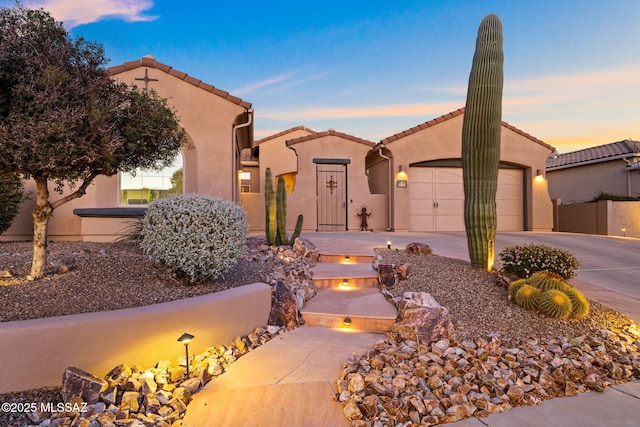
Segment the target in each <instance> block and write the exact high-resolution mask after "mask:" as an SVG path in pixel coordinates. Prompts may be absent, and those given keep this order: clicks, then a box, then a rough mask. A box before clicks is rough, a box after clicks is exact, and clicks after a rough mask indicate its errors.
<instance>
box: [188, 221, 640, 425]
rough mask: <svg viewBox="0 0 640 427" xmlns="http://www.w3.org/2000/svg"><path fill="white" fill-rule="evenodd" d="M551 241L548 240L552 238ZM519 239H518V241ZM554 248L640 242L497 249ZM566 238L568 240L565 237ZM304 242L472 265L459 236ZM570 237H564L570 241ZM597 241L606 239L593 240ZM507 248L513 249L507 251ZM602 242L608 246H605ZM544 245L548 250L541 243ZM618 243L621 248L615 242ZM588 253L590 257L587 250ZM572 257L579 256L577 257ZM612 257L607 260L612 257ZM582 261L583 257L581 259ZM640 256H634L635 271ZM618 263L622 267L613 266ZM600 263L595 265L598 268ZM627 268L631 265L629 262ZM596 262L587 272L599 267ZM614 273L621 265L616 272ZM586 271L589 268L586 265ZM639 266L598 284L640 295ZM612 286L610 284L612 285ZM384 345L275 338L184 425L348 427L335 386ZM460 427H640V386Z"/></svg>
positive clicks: (631, 308) (324, 332) (624, 303)
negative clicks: (419, 253)
mask: <svg viewBox="0 0 640 427" xmlns="http://www.w3.org/2000/svg"><path fill="white" fill-rule="evenodd" d="M548 234H550V233H548ZM513 235H516V236H515V237H514V236H513ZM540 235H542V237H541V238H542V240H545V239H546V240H549V239H551V240H553V241H554V242H555V243H550V244H552V245H553V246H558V247H564V248H565V249H569V250H572V249H571V248H569V247H566V245H563V242H578V243H572V244H573V245H576V244H579V246H584V247H585V248H586V247H588V248H589V251H591V252H594V253H596V254H599V255H598V256H603V257H606V256H613V257H615V256H616V254H618V253H619V252H617V251H618V250H623V251H624V250H627V251H631V254H634V253H635V252H634V251H636V250H637V251H638V253H640V240H637V239H635V240H633V241H630V243H631V244H625V245H623V247H624V249H619V248H618V249H616V250H614V251H613V252H611V251H610V248H607V245H606V243H608V244H612V242H607V241H606V240H604V239H602V236H586V237H587V239H586V240H587V242H584V241H582V242H581V239H580V237H581V236H582V235H578V236H575V235H569V236H568V237H569V238H568V239H566V238H565V240H564V241H562V240H560V241H559V243H558V241H556V240H555V239H556V236H546V235H545V233H509V235H506V236H502V237H501V235H499V236H498V245H499V249H501V248H502V247H504V246H505V245H507V244H508V245H512V244H516V243H513V242H514V241H516V242H520V243H528V242H530V241H539V240H536V239H539V238H540ZM560 236H562V235H560ZM303 237H306V238H309V239H310V240H312V241H313V242H314V243H315V244H316V245H317V246H318V248H319V249H320V252H321V253H325V254H326V253H333V254H344V252H345V248H349V249H348V250H349V252H350V254H351V255H370V254H371V253H372V250H373V248H375V247H386V244H387V241H388V240H391V242H392V249H393V248H399V249H404V247H405V246H406V244H407V243H411V242H423V243H426V244H428V245H430V246H431V248H432V249H433V250H434V253H436V254H438V255H443V256H448V257H453V258H460V259H467V258H466V257H467V248H466V240H465V239H464V238H463V237H464V233H462V236H461V235H460V234H459V233H446V234H440V233H430V234H416V233H411V234H409V233H407V234H403V235H401V234H397V233H366V232H364V233H356V232H352V233H316V234H307V235H305V236H303ZM565 237H566V236H565ZM589 237H596V238H600V239H590V238H589ZM505 241H508V242H509V243H504V242H505ZM603 242H604V243H605V244H604V246H603ZM541 243H546V242H544V241H543V242H541ZM613 243H616V242H613ZM585 250H586V249H585ZM572 251H573V250H572ZM607 251H609V252H607ZM574 253H576V255H577V256H578V257H579V258H581V257H580V254H579V253H577V251H576V252H574ZM638 259H640V257H639V256H635V265H636V266H637V265H638V264H637V262H638V261H637V260H638ZM615 260H617V261H619V259H615ZM600 262H601V261H598V262H597V263H596V264H598V263H600ZM624 262H626V261H624ZM593 263H594V262H593V261H592V260H588V261H587V262H586V263H585V264H587V265H588V266H591V265H593ZM614 265H615V264H614ZM583 267H584V264H583ZM636 268H638V267H634V264H632V265H627V266H625V269H624V270H622V269H619V270H606V269H605V270H601V272H600V273H599V274H597V275H595V276H593V275H591V276H589V275H587V277H590V278H592V277H595V278H596V279H598V278H599V277H605V276H606V272H607V271H614V272H615V273H614V274H615V275H616V276H618V273H620V272H622V279H617V280H622V281H623V283H622V285H623V288H622V289H623V291H624V290H625V289H627V290H628V289H630V290H632V291H634V290H635V288H636V287H640V280H637V277H638V270H634V269H636ZM578 279H579V280H578V281H576V283H575V284H576V285H577V286H578V287H579V288H580V289H582V290H583V291H584V292H585V294H586V295H587V296H588V297H589V298H593V299H596V298H594V295H595V296H597V297H598V298H601V300H599V299H598V300H599V301H601V302H603V303H604V304H606V305H610V306H612V307H613V306H615V307H621V308H622V309H623V310H621V311H622V312H624V313H625V314H627V315H629V316H630V317H632V318H634V319H640V304H639V303H638V301H640V300H636V298H635V297H631V296H629V295H627V294H625V293H624V292H623V291H620V292H616V291H615V290H612V289H608V288H607V287H605V286H602V285H599V284H598V282H586V280H584V278H583V277H582V276H581V275H579V276H578ZM607 283H608V282H607ZM382 338H384V335H383V334H378V333H371V332H345V331H344V330H338V329H329V328H323V327H308V326H303V327H300V328H298V329H295V330H294V331H291V332H288V333H286V334H284V335H282V336H280V337H277V338H275V339H273V340H271V341H269V342H268V343H266V344H265V345H263V346H261V347H259V348H257V349H256V350H254V351H253V352H251V353H249V354H247V355H245V356H243V357H242V358H240V359H239V360H238V361H236V362H235V363H233V364H231V365H230V366H229V367H228V369H227V371H226V372H225V373H224V374H223V375H221V376H220V377H218V378H217V379H215V380H214V381H211V382H210V383H209V384H208V385H207V386H206V387H205V388H204V389H203V390H202V391H200V392H199V393H198V394H196V395H195V397H194V400H193V402H192V403H191V404H190V405H189V407H188V411H187V415H186V417H185V419H184V426H185V427H211V426H215V427H218V426H220V427H223V426H230V427H235V426H238V427H240V426H243V427H245V426H262V427H272V426H273V427H276V426H295V427H297V426H332V427H333V426H348V425H349V423H348V421H347V420H346V418H345V417H344V415H343V414H342V405H341V404H340V403H337V402H335V401H334V399H333V395H334V394H335V392H336V386H335V384H336V380H337V379H338V377H339V375H340V370H341V368H342V365H343V363H344V362H345V361H346V360H347V359H348V358H349V357H351V356H355V357H360V356H361V355H362V354H363V353H365V352H366V351H368V350H370V349H371V348H372V347H373V344H374V343H375V342H376V341H377V340H378V339H382ZM449 425H451V426H456V427H481V426H494V427H512V426H519V427H529V426H530V427H534V426H535V427H539V426H547V427H591V426H607V427H631V426H639V425H640V381H634V382H630V383H626V384H621V385H616V386H613V387H609V388H607V389H606V390H605V391H604V392H602V393H598V392H588V393H581V394H579V395H578V396H577V397H563V398H558V399H552V400H548V401H544V402H542V403H541V404H540V405H538V406H533V407H532V406H521V407H517V408H514V409H511V410H509V411H506V412H504V413H500V414H492V415H490V416H489V417H486V418H480V419H476V418H470V419H466V420H463V421H459V422H456V423H451V424H449Z"/></svg>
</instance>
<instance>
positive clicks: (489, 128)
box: [462, 14, 504, 271]
mask: <svg viewBox="0 0 640 427" xmlns="http://www.w3.org/2000/svg"><path fill="white" fill-rule="evenodd" d="M503 62H504V54H503V51H502V24H501V23H500V18H498V16H496V15H493V14H490V15H487V16H486V17H485V18H484V19H483V20H482V22H481V23H480V28H479V29H478V37H477V39H476V51H475V53H474V55H473V64H472V66H471V73H470V75H469V87H468V89H467V102H466V105H465V110H464V119H463V124H462V169H463V179H464V198H465V200H464V222H465V229H466V232H467V242H468V246H469V257H470V258H471V264H472V265H473V266H474V267H476V268H482V269H486V270H488V271H491V269H492V268H493V261H494V257H495V235H496V222H497V215H496V191H497V187H498V166H499V163H500V127H501V121H502V85H503V71H502V68H503Z"/></svg>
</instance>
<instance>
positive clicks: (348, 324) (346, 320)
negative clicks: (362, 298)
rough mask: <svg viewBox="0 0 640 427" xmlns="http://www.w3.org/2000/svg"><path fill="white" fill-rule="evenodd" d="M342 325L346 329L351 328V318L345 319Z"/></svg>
mask: <svg viewBox="0 0 640 427" xmlns="http://www.w3.org/2000/svg"><path fill="white" fill-rule="evenodd" d="M342 324H343V325H344V326H347V327H349V326H351V318H350V317H349V316H347V317H345V318H344V320H343V321H342Z"/></svg>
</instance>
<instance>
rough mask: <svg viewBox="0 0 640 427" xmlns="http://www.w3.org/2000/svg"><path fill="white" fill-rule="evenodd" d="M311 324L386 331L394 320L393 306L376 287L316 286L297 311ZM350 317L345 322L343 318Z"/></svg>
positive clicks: (395, 314)
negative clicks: (318, 287) (344, 288)
mask: <svg viewBox="0 0 640 427" xmlns="http://www.w3.org/2000/svg"><path fill="white" fill-rule="evenodd" d="M300 314H301V316H302V320H303V321H304V322H305V324H307V325H310V326H325V327H329V328H348V329H353V330H359V331H372V332H387V331H390V330H391V327H392V326H393V324H394V323H395V321H396V317H397V315H398V313H397V310H396V308H395V307H394V306H393V304H391V303H390V302H388V301H387V300H386V299H385V298H384V296H382V294H381V293H380V291H379V290H378V288H351V289H347V290H342V289H319V290H318V293H317V295H316V296H315V297H313V298H312V299H311V300H309V301H307V303H306V304H305V306H304V307H303V308H302V310H301V311H300ZM346 318H349V319H350V320H351V323H350V324H345V319H346Z"/></svg>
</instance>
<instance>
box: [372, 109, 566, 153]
mask: <svg viewBox="0 0 640 427" xmlns="http://www.w3.org/2000/svg"><path fill="white" fill-rule="evenodd" d="M463 114H464V107H463V108H458V109H457V110H455V111H452V112H450V113H447V114H445V115H442V116H440V117H436V118H435V119H432V120H429V121H428V122H425V123H422V124H419V125H417V126H414V127H412V128H410V129H407V130H405V131H402V132H399V133H396V134H394V135H391V136H390V137H387V138H385V139H383V140H382V141H380V142H381V143H382V144H384V145H386V144H389V143H390V142H393V141H397V140H398V139H401V138H404V137H405V136H408V135H411V134H413V133H416V132H420V131H421V130H423V129H426V128H429V127H432V126H435V125H437V124H440V123H442V122H445V121H447V120H451V119H452V118H454V117H458V116H461V115H463ZM501 124H502V126H504V127H506V128H507V129H509V130H511V131H513V132H515V133H517V134H519V135H522V136H524V137H525V138H527V139H530V140H531V141H533V142H535V143H536V144H540V145H542V146H543V147H545V148H547V149H548V150H550V151H554V150H555V148H554V147H552V146H551V145H549V144H547V143H545V142H543V141H541V140H539V139H538V138H536V137H534V136H532V135H530V134H528V133H526V132H524V131H522V130H520V129H518V128H517V127H515V126H513V125H510V124H509V123H507V122H504V121H503V122H501Z"/></svg>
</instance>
